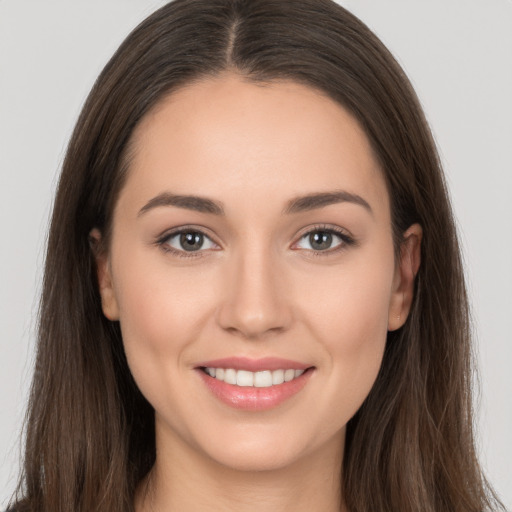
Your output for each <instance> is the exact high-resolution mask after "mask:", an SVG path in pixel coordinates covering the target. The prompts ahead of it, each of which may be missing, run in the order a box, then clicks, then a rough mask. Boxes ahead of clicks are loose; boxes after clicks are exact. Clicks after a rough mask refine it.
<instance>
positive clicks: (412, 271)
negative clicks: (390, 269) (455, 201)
mask: <svg viewBox="0 0 512 512" xmlns="http://www.w3.org/2000/svg"><path fill="white" fill-rule="evenodd" d="M422 236H423V230H422V228H421V226H420V225H419V224H413V225H412V226H410V227H409V229H407V231H406V232H405V233H404V235H403V240H402V243H401V244H400V261H398V262H397V265H396V269H395V276H394V279H393V290H392V295H391V300H390V304H389V317H388V330H389V331H395V330H396V329H399V328H400V327H402V326H403V325H404V324H405V321H406V320H407V316H408V315H409V312H410V310H411V305H412V299H413V295H414V278H415V277H416V274H417V273H418V269H419V268H420V262H421V239H422Z"/></svg>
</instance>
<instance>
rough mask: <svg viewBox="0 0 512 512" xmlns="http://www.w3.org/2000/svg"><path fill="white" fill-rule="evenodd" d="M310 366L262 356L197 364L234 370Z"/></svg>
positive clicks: (228, 358)
mask: <svg viewBox="0 0 512 512" xmlns="http://www.w3.org/2000/svg"><path fill="white" fill-rule="evenodd" d="M310 367H311V365H310V364H304V363H300V362H298V361H292V360H290V359H281V358H280V357H263V358H261V359H251V358H248V357H224V358H222V359H214V360H211V361H203V362H201V363H199V364H198V365H197V368H233V369H234V370H247V371H250V372H260V371H263V370H290V369H293V370H306V369H307V368H310Z"/></svg>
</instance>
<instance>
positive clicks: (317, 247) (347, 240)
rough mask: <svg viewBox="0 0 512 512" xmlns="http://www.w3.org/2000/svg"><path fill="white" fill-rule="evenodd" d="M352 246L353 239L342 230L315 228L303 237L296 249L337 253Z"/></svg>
mask: <svg viewBox="0 0 512 512" xmlns="http://www.w3.org/2000/svg"><path fill="white" fill-rule="evenodd" d="M352 244H354V240H353V238H351V237H350V236H348V235H347V234H345V233H343V232H342V231H340V230H337V229H333V228H315V229H313V230H311V231H309V232H308V233H306V234H305V235H303V236H302V237H301V238H300V239H299V241H298V242H297V243H296V244H295V246H294V248H297V249H306V250H309V251H315V252H335V251H337V250H341V249H343V248H344V247H345V246H346V245H352Z"/></svg>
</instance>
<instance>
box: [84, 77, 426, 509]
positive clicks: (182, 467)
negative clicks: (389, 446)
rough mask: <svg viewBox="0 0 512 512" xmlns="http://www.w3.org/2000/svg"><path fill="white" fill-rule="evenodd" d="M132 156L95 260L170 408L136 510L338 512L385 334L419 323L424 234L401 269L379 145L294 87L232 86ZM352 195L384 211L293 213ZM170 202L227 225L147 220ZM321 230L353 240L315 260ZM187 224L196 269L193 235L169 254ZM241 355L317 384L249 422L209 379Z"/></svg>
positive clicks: (116, 315) (166, 109) (161, 410)
mask: <svg viewBox="0 0 512 512" xmlns="http://www.w3.org/2000/svg"><path fill="white" fill-rule="evenodd" d="M299 106H300V107H299ZM133 147H134V149H135V151H134V156H133V160H132V162H131V165H130V171H129V175H128V179H127V181H126V184H125V186H124V188H123V190H122V191H121V193H120V197H119V200H118V203H117V205H116V208H115V212H114V218H113V232H112V233H113V234H112V239H111V243H110V247H109V249H108V251H107V252H106V253H103V254H99V255H98V256H97V262H98V278H99V285H100V291H101V296H102V305H103V311H104V314H105V315H106V316H107V317H108V318H109V319H111V320H119V321H120V325H121V330H122V334H123V340H124V345H125V350H126V354H127V358H128V363H129V365H130V369H131V371H132V373H133V376H134V378H135V380H136V382H137V384H138V386H139V387H140V389H141V391H142V393H143V394H144V395H145V397H146V398H147V399H148V401H149V402H150V403H151V404H152V405H153V407H154V409H155V421H156V436H157V460H156V465H155V467H154V469H153V470H152V472H151V473H150V476H149V478H148V479H147V480H146V481H145V482H143V484H141V486H140V487H139V492H138V494H137V499H136V509H137V511H139V512H140V511H144V510H154V511H160V510H166V511H185V512H187V511H192V510H201V511H210V510H211V511H213V510H226V511H231V510H233V511H234V510H237V511H242V512H249V511H256V510H257V511H267V510H269V511H270V510H272V511H273V512H275V511H278V512H279V511H281V512H284V511H292V510H293V512H297V511H302V510H304V511H306V510H307V511H311V510H322V511H325V512H330V511H339V510H340V509H341V508H342V507H343V497H342V496H341V495H340V491H339V481H340V478H341V474H340V471H341V470H340V468H341V461H342V457H343V445H344V438H345V426H346V424H347V422H348V420H349V419H350V418H351V417H352V416H353V415H354V413H355V412H356V411H357V410H358V408H359V407H360V405H361V404H362V402H363V401H364V399H365V397H366V396H367V395H368V393H369V391H370V389H371V387H372V385H373V383H374V381H375V379H376V376H377V373H378V371H379V367H380V364H381V361H382V356H383V350H384V346H385V342H386V334H387V331H388V330H393V329H397V328H399V327H401V326H402V325H403V323H404V322H405V320H406V318H407V314H408V312H409V308H410V304H411V300H412V292H413V281H414V276H415V274H416V272H417V270H418V266H419V263H420V262H419V258H420V257H419V247H420V242H421V228H420V226H418V225H413V226H411V227H410V228H409V229H408V230H407V232H406V233H405V234H404V242H403V244H402V247H401V251H400V253H401V257H400V260H399V261H396V260H395V255H394V248H393V241H392V236H391V221H390V205H389V196H388V192H387V188H386V184H385V181H384V178H383V175H382V171H381V170H380V169H379V166H378V164H377V162H376V160H375V158H374V157H373V154H372V151H371V148H370V145H369V142H368V139H367V137H366V135H365V134H364V132H363V131H362V129H361V128H360V126H359V124H358V123H357V122H356V121H355V119H354V118H353V117H352V116H351V115H350V114H349V113H348V112H347V111H346V110H344V109H343V108H342V107H341V106H340V105H339V104H337V103H335V102H334V101H333V100H331V99H329V98H327V97H325V96H324V95H322V94H320V93H318V92H317V91H314V90H312V89H310V88H308V87H305V86H302V85H298V84H295V83H291V82H275V83H271V84H267V85H264V86H263V85H255V84H254V83H249V82H248V81H245V80H243V79H242V78H241V77H238V76H236V75H231V74H227V75H223V76H220V77H217V78H215V79H211V78H210V79H208V80H205V81H202V82H197V83H194V84H192V85H189V86H187V87H186V88H183V89H181V90H179V91H177V92H174V93H173V94H171V95H170V96H168V97H167V98H166V99H165V100H163V101H162V102H161V103H160V104H159V105H158V106H157V107H156V108H155V109H154V110H153V111H152V112H151V113H150V114H149V115H147V116H146V117H145V118H144V119H143V121H142V122H141V123H140V124H139V126H138V127H137V129H136V131H135V133H134V136H133ZM340 190H343V191H347V192H349V193H351V194H357V195H358V196H360V197H361V198H363V199H364V200H365V201H366V202H367V203H368V205H369V206H370V208H371V211H369V209H367V208H366V207H364V206H362V205H361V204H357V203H354V202H347V201H345V202H338V203H335V204H329V205H325V206H323V207H319V208H315V209H312V210H308V211H301V212H297V213H291V214H290V213H283V210H285V208H286V206H287V204H288V203H289V201H290V200H292V199H294V198H296V197H299V196H305V195H308V194H311V193H316V192H326V191H329V192H330V191H340ZM162 193H172V194H180V195H196V196H201V197H206V198H209V199H212V200H214V201H216V202H218V203H221V204H222V206H223V208H224V211H225V215H223V216H219V215H215V214H212V213H203V212H197V211H192V210H190V209H187V208H181V207H177V206H157V207H154V208H150V209H147V211H144V212H143V213H141V209H143V208H144V206H145V205H147V204H148V202H149V201H150V200H151V199H152V198H154V197H156V196H158V195H159V194H162ZM319 225H320V227H321V229H320V231H322V230H323V231H324V232H325V231H326V230H328V229H341V230H342V232H343V235H344V236H345V235H347V236H350V237H351V238H352V239H353V240H354V243H352V244H349V243H347V242H346V241H344V240H343V239H341V238H338V237H337V236H333V242H332V247H331V248H329V249H328V250H318V249H316V250H315V248H314V247H313V246H312V245H311V241H310V239H309V237H308V236H305V235H308V234H309V233H310V232H311V231H313V230H315V229H316V230H317V231H318V226H319ZM182 226H192V227H193V229H192V231H194V230H195V231H197V230H200V231H202V232H204V233H205V234H206V235H207V236H208V238H205V243H204V245H203V246H202V248H201V250H199V251H196V252H193V254H192V256H190V255H191V252H185V251H184V250H183V248H181V246H180V245H179V237H174V238H168V239H167V240H163V241H162V236H163V234H166V233H168V232H169V231H170V230H172V229H173V228H179V227H182ZM92 235H93V237H95V238H96V239H98V240H99V239H100V237H101V234H100V233H99V232H98V231H97V230H94V231H93V232H92ZM158 241H160V242H158ZM170 244H172V247H174V249H175V250H180V249H181V253H182V254H185V255H186V256H187V255H188V256H190V257H180V256H178V254H177V253H173V252H169V246H170ZM172 247H171V249H172ZM229 356H245V357H249V358H253V359H255V358H261V357H268V356H274V357H282V358H286V359H292V360H295V361H300V362H303V363H306V364H308V366H314V370H313V372H312V375H311V377H310V379H309V381H308V383H307V384H306V386H305V387H304V388H303V389H302V390H301V391H300V392H299V393H298V394H296V395H294V396H293V397H292V398H290V399H288V400H287V401H285V402H284V403H283V404H281V405H279V406H278V407H275V408H273V409H271V410H266V411H259V412H257V411H246V410H237V409H234V408H232V407H230V406H228V405H226V404H224V403H222V402H220V401H219V400H218V399H217V398H216V397H214V396H213V394H212V393H211V392H210V391H209V390H208V389H207V388H206V386H205V385H204V383H203V381H202V379H201V378H200V376H199V375H198V372H197V370H195V369H194V368H195V367H196V365H197V364H198V362H200V361H205V360H212V359H217V358H221V357H229ZM191 496H193V499H191Z"/></svg>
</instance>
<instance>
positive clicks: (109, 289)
mask: <svg viewBox="0 0 512 512" xmlns="http://www.w3.org/2000/svg"><path fill="white" fill-rule="evenodd" d="M89 242H90V245H91V250H92V251H93V254H94V259H95V260H96V275H97V278H98V288H99V292H100V296H101V309H102V310H103V314H104V315H105V316H106V317H107V318H108V319H109V320H111V321H116V320H119V307H118V304H117V299H116V296H115V292H114V286H113V281H112V270H111V268H110V262H109V258H108V253H107V251H106V250H105V249H104V248H102V247H101V233H100V231H99V230H98V229H97V228H94V229H92V230H91V232H90V233H89Z"/></svg>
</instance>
